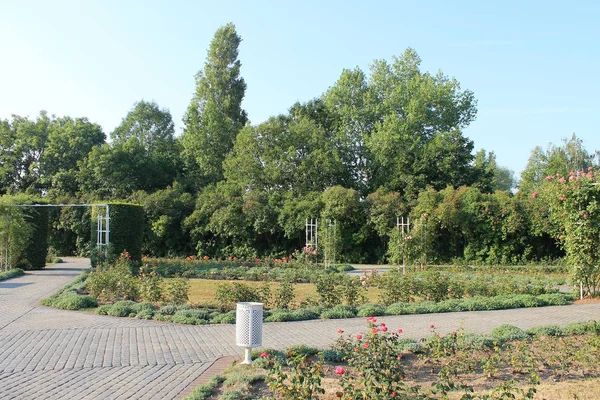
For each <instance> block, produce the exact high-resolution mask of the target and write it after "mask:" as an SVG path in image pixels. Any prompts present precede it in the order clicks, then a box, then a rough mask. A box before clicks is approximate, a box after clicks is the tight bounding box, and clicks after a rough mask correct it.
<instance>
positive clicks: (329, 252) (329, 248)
mask: <svg viewBox="0 0 600 400" xmlns="http://www.w3.org/2000/svg"><path fill="white" fill-rule="evenodd" d="M336 247H337V221H336V220H330V219H326V220H325V250H324V252H323V253H324V264H325V267H330V266H332V265H335V264H336V250H337V249H336Z"/></svg>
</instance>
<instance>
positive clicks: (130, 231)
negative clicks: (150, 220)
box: [90, 203, 145, 266]
mask: <svg viewBox="0 0 600 400" xmlns="http://www.w3.org/2000/svg"><path fill="white" fill-rule="evenodd" d="M108 205H109V210H110V245H109V248H108V261H109V262H114V261H115V260H116V259H118V258H119V255H120V254H121V253H122V252H123V251H127V252H128V253H129V255H130V256H131V259H132V260H135V261H141V260H142V242H143V234H144V223H145V214H144V209H143V207H142V206H140V205H137V204H128V203H108ZM105 209H106V207H104V206H94V207H92V222H91V227H90V229H91V232H90V233H91V236H90V237H91V243H92V246H95V243H96V235H97V229H98V214H99V213H102V214H103V213H104V210H105ZM90 258H91V261H92V266H95V265H96V261H97V254H96V253H95V252H94V251H93V250H92V251H91V254H90Z"/></svg>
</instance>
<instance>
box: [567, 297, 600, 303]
mask: <svg viewBox="0 0 600 400" xmlns="http://www.w3.org/2000/svg"><path fill="white" fill-rule="evenodd" d="M573 303H574V304H591V303H600V297H588V298H585V299H582V300H575V301H574V302H573Z"/></svg>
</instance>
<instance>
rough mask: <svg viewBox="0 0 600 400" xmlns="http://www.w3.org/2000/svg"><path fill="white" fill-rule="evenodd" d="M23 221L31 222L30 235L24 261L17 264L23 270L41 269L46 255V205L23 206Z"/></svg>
mask: <svg viewBox="0 0 600 400" xmlns="http://www.w3.org/2000/svg"><path fill="white" fill-rule="evenodd" d="M35 203H37V204H47V203H46V202H35ZM23 213H24V216H25V221H27V223H29V224H31V226H32V230H31V236H30V237H29V246H27V249H26V250H25V254H24V261H23V263H22V264H20V265H18V267H19V268H23V269H24V270H32V269H43V268H44V267H45V266H46V256H47V255H48V230H49V215H50V210H49V208H48V207H23Z"/></svg>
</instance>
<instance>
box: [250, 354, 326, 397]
mask: <svg viewBox="0 0 600 400" xmlns="http://www.w3.org/2000/svg"><path fill="white" fill-rule="evenodd" d="M261 357H263V358H266V359H267V361H268V363H267V365H266V368H267V371H268V375H267V379H266V382H267V385H268V386H269V389H271V390H272V391H273V392H274V393H275V394H276V398H277V399H283V400H288V399H289V400H311V399H313V398H315V396H316V395H317V394H323V393H325V390H324V389H323V388H322V387H321V379H322V378H323V376H324V375H325V374H324V371H323V359H322V358H321V357H319V358H318V359H317V361H313V360H312V359H311V358H310V357H309V356H308V355H306V354H305V353H304V352H303V351H296V350H294V349H291V350H290V351H289V352H288V353H287V355H286V357H285V358H284V359H281V358H278V357H273V356H271V355H270V354H269V353H267V352H264V353H262V354H261Z"/></svg>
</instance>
